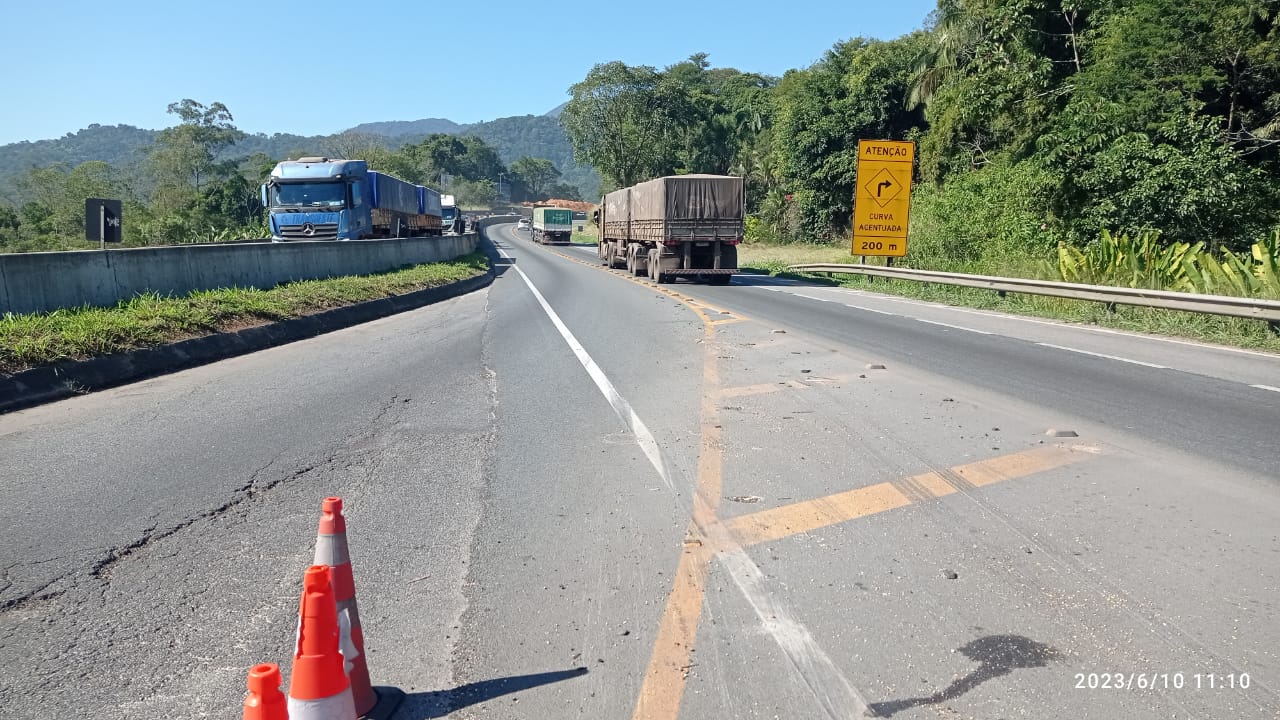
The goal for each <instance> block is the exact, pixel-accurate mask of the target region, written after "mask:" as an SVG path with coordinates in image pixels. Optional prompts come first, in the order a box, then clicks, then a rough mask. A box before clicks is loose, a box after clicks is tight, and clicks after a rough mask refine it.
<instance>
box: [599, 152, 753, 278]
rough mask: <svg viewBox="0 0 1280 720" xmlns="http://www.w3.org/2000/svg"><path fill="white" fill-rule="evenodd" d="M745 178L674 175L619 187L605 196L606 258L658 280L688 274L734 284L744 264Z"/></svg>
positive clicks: (602, 256) (603, 233) (614, 264)
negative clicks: (740, 248)
mask: <svg viewBox="0 0 1280 720" xmlns="http://www.w3.org/2000/svg"><path fill="white" fill-rule="evenodd" d="M744 205H745V203H744V200H743V194H742V178H740V177H731V176H727V175H672V176H668V177H660V178H656V179H654V180H649V181H648V182H642V183H640V184H638V185H633V186H631V187H629V188H623V189H621V190H615V191H614V192H611V193H609V194H608V195H605V196H604V198H602V199H601V201H600V210H599V215H598V219H597V222H598V224H599V227H600V243H599V244H598V245H597V246H596V253H597V254H598V256H599V258H600V262H601V264H604V265H607V266H609V267H612V268H621V267H625V268H626V269H627V270H628V271H629V272H631V273H633V274H635V275H648V276H649V278H650V279H651V280H653V281H654V282H659V283H665V282H670V281H671V280H672V279H673V278H675V277H679V276H684V277H692V278H702V279H705V280H707V281H708V282H710V283H711V284H713V285H727V284H728V283H729V281H730V280H731V279H732V277H733V276H734V275H735V274H737V272H738V247H737V246H738V244H739V243H741V242H742V236H743V208H744Z"/></svg>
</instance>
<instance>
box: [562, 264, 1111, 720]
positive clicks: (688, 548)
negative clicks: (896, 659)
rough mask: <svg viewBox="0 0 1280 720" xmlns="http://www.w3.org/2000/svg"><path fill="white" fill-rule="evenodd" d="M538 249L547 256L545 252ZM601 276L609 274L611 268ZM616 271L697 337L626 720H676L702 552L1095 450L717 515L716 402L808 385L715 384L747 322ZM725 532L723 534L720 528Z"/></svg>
mask: <svg viewBox="0 0 1280 720" xmlns="http://www.w3.org/2000/svg"><path fill="white" fill-rule="evenodd" d="M544 249H546V248H544ZM548 251H549V252H550V250H549V249H548ZM557 254H559V253H557ZM560 256H561V257H563V258H565V259H567V260H569V261H571V262H577V263H579V264H582V265H586V266H588V267H595V268H596V269H597V270H604V269H605V268H603V267H601V266H598V265H595V264H592V263H588V262H584V261H581V260H577V259H575V258H573V257H569V256H566V255H560ZM610 274H614V275H617V273H610ZM622 277H624V278H625V279H628V280H631V281H632V282H635V283H636V284H638V285H643V286H646V287H648V288H650V289H652V290H655V291H658V292H661V293H664V294H666V295H669V296H671V297H673V298H675V299H676V300H677V301H679V302H681V303H682V304H684V305H685V306H686V307H688V308H689V309H690V310H692V311H693V312H694V313H696V314H697V315H698V317H699V318H700V319H701V320H702V322H703V337H704V340H703V344H704V350H703V394H702V408H701V418H700V423H701V450H700V452H699V456H698V479H697V485H696V491H695V493H694V499H693V512H692V518H691V521H690V524H689V529H688V534H687V537H686V541H685V548H684V550H683V552H682V553H681V556H680V562H679V564H678V566H677V568H676V576H675V580H674V582H673V586H672V588H671V594H670V595H669V596H668V598H667V605H666V608H665V610H664V612H663V616H662V620H661V622H660V623H659V626H658V634H657V638H656V639H655V641H654V647H653V653H652V655H651V656H650V659H649V666H648V668H647V669H646V671H645V677H644V681H643V683H642V685H641V689H640V695H639V697H638V698H637V700H636V707H635V711H634V713H633V715H632V719H633V720H676V718H678V717H679V714H680V705H681V702H682V700H683V697H684V691H685V686H686V683H687V679H688V675H689V670H690V668H691V667H692V653H693V645H694V642H695V640H696V638H697V631H698V622H699V620H700V619H701V616H702V605H703V601H704V597H705V594H706V579H707V573H708V569H709V566H710V561H711V558H712V557H713V556H714V555H715V554H716V553H717V552H721V551H723V552H727V553H741V552H742V548H743V547H744V546H747V545H751V544H756V543H760V542H765V541H768V540H776V539H781V538H785V537H789V536H791V535H795V534H797V533H801V532H808V531H811V530H816V529H820V528H823V527H829V526H831V525H834V524H838V523H841V522H846V521H848V520H853V519H856V518H859V517H865V516H868V515H873V514H876V513H880V512H885V511H887V510H892V509H894V508H899V507H903V506H906V505H910V504H912V502H913V498H914V501H915V502H921V501H927V500H931V499H934V498H940V497H944V496H947V495H951V494H953V493H956V492H959V491H960V488H957V487H956V485H955V484H953V483H954V482H956V481H953V480H951V479H948V477H947V475H946V473H950V474H952V475H954V476H956V477H957V478H958V482H959V483H960V484H961V485H965V484H966V483H967V484H968V485H969V486H972V487H984V486H987V485H991V484H993V483H997V482H1002V481H1004V480H1011V479H1014V478H1018V477H1024V476H1027V475H1031V474H1034V473H1037V472H1042V471H1044V470H1049V469H1053V468H1056V467H1062V466H1064V465H1068V464H1070V463H1074V462H1079V461H1081V460H1085V459H1087V458H1089V457H1092V456H1093V455H1095V454H1097V450H1096V449H1093V448H1087V447H1080V446H1076V447H1064V446H1047V447H1044V448H1037V449H1035V450H1029V451H1026V452H1022V453H1015V454H1012V455H1005V456H1001V457H997V458H991V459H988V460H982V461H978V462H974V463H968V464H966V465H959V466H956V467H953V468H950V469H949V470H947V471H942V472H929V473H924V474H921V475H917V476H915V477H912V478H908V479H906V480H905V481H900V484H901V485H902V486H903V487H909V488H911V496H912V497H908V496H907V495H906V494H904V493H903V492H902V491H901V490H899V489H898V488H897V487H895V485H894V483H880V484H877V485H873V486H870V487H866V488H859V489H856V490H850V491H847V492H842V493H836V494H834V495H830V496H828V497H825V498H817V499H814V500H809V501H806V502H800V503H793V504H791V505H786V506H783V507H780V508H773V509H770V510H765V511H762V512H758V513H754V514H751V515H745V516H740V517H737V518H734V519H732V520H728V521H724V522H722V521H720V520H719V518H718V517H717V509H718V507H719V502H720V493H721V486H722V473H723V465H724V461H723V452H724V450H723V444H722V443H721V426H720V423H719V420H718V412H719V407H718V405H717V401H718V400H721V399H724V398H727V397H741V396H745V395H754V394H762V393H765V392H773V391H774V390H777V389H780V388H783V387H795V388H799V387H811V386H810V385H809V384H808V383H797V382H796V381H789V382H787V383H785V384H782V385H779V384H774V383H769V384H760V385H748V386H744V387H738V388H726V389H721V388H720V387H719V383H720V378H719V373H718V369H717V365H716V357H717V354H716V353H717V351H716V349H715V343H714V340H715V333H716V326H718V325H723V324H728V323H730V322H741V321H743V320H749V318H747V317H745V316H742V315H738V314H736V313H734V314H732V315H729V316H720V317H715V318H714V319H713V316H711V315H708V313H707V312H706V310H704V309H703V308H707V309H709V310H711V311H713V312H717V313H718V312H722V311H720V310H719V309H718V308H714V307H712V306H709V305H707V304H706V303H700V302H697V301H694V300H693V299H692V298H688V297H685V296H683V295H681V294H680V293H678V292H676V291H674V290H671V289H669V288H665V287H662V286H660V285H656V284H654V283H652V282H650V281H648V280H641V279H639V278H635V277H631V276H622ZM726 530H728V531H729V532H728V533H726V532H725V531H726ZM708 535H713V536H715V537H716V541H715V542H712V540H711V538H709V537H708ZM744 557H745V556H744ZM833 667H834V666H833ZM850 692H854V694H855V696H856V692H855V691H852V689H850Z"/></svg>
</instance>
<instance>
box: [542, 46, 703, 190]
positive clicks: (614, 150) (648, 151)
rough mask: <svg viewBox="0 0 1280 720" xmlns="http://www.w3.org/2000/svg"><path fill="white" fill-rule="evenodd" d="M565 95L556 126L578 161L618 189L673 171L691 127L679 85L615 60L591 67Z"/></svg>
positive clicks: (655, 73) (645, 67) (645, 68)
mask: <svg viewBox="0 0 1280 720" xmlns="http://www.w3.org/2000/svg"><path fill="white" fill-rule="evenodd" d="M570 93H571V94H572V96H573V99H572V100H570V101H569V103H568V104H567V105H566V106H565V108H564V111H563V112H562V113H561V114H560V124H561V125H562V126H563V127H564V129H565V131H566V132H567V133H568V135H569V141H570V142H571V143H572V144H573V149H574V155H575V157H576V158H577V159H578V161H579V162H586V163H590V164H591V165H594V166H595V167H596V169H597V170H599V171H600V172H601V174H603V175H604V176H605V177H606V178H607V179H608V180H610V181H611V182H613V183H614V184H616V185H618V186H619V187H626V186H629V185H633V184H635V183H636V182H639V181H641V180H645V179H648V178H651V177H655V176H658V175H664V174H668V173H670V172H673V171H674V169H675V165H676V155H677V152H678V150H679V147H680V143H681V140H682V139H683V138H682V133H683V131H684V129H685V128H686V127H687V125H688V124H689V122H690V118H689V113H688V109H689V107H690V104H689V101H688V98H687V96H685V94H684V93H683V92H682V88H681V86H680V85H679V83H677V82H675V81H668V82H664V81H663V77H662V75H661V74H660V73H659V72H658V71H657V70H655V69H654V68H652V67H649V66H644V65H641V66H636V67H631V66H628V65H626V64H625V63H622V62H617V61H615V62H610V63H605V64H602V65H596V66H595V67H593V68H592V69H591V72H589V73H588V74H587V77H586V79H584V80H583V81H582V82H579V83H577V84H575V85H574V86H573V87H572V88H570Z"/></svg>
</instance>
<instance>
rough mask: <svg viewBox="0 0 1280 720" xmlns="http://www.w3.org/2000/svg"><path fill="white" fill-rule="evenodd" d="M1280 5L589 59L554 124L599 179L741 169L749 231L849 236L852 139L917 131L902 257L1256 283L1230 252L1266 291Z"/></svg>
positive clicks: (1037, 18)
mask: <svg viewBox="0 0 1280 720" xmlns="http://www.w3.org/2000/svg"><path fill="white" fill-rule="evenodd" d="M1278 10H1280V2H1277V1H1276V0H1262V1H1257V0H1227V1H1226V2H1223V1H1222V0H940V1H939V3H938V6H937V8H936V10H935V11H934V12H933V13H931V14H930V16H929V17H928V18H927V19H926V20H925V22H924V27H923V29H922V30H919V31H916V32H913V33H911V34H908V35H905V36H903V37H899V38H897V39H894V40H888V41H882V40H873V39H867V38H854V39H851V40H848V41H845V42H840V43H838V44H836V45H835V46H834V47H832V48H830V49H829V50H828V51H827V52H826V53H825V54H824V55H823V56H822V58H821V59H820V60H819V61H818V62H816V63H814V64H813V65H812V66H810V67H808V68H804V69H798V70H791V71H788V72H787V73H786V74H784V75H783V76H782V77H781V78H777V77H768V76H764V75H759V74H755V73H751V72H747V71H739V70H735V69H727V68H712V67H710V64H709V62H708V58H707V56H706V55H704V54H697V55H693V56H691V57H690V58H688V59H687V60H684V61H681V62H676V63H675V64H672V65H670V66H668V67H666V68H663V69H660V70H659V69H657V68H654V67H646V66H628V65H626V64H623V63H621V62H612V63H606V64H601V65H597V66H596V67H595V68H593V69H592V70H591V71H590V73H589V74H588V75H587V76H586V77H585V78H584V79H583V80H582V81H581V82H579V83H577V84H576V85H574V86H573V88H572V90H571V93H572V100H571V101H570V102H569V104H568V106H567V107H566V108H565V109H564V111H563V114H562V115H561V123H562V124H563V125H564V127H565V129H566V130H567V132H568V133H569V137H570V140H571V142H572V143H573V145H574V148H575V150H576V152H577V153H578V157H579V159H580V160H583V161H586V162H590V163H591V164H592V165H594V166H595V167H596V168H597V169H598V170H599V171H600V173H601V175H602V176H603V177H604V179H605V184H606V186H608V187H623V186H627V185H630V184H632V183H634V182H637V181H640V180H644V179H647V178H650V177H655V176H658V175H665V174H673V173H693V172H709V173H730V174H739V175H742V176H743V177H745V178H746V182H747V188H748V206H749V209H750V212H751V216H750V217H749V218H748V235H749V240H756V241H765V242H804V243H834V244H846V243H847V242H848V236H849V222H850V215H851V212H852V201H853V196H854V189H855V178H854V174H855V165H856V163H855V159H856V151H857V142H858V139H859V138H874V139H895V140H912V141H915V142H916V143H917V167H916V178H915V189H914V192H913V199H912V217H911V236H910V247H911V251H910V255H909V256H908V258H907V261H908V263H909V264H911V265H912V266H915V267H927V268H934V269H963V270H998V271H1000V272H1003V273H1012V272H1015V271H1021V272H1036V271H1037V270H1036V268H1040V267H1043V266H1045V264H1046V263H1050V264H1052V265H1054V266H1055V270H1054V272H1055V273H1056V274H1059V275H1074V277H1073V278H1072V279H1082V280H1092V281H1112V282H1117V281H1118V282H1124V283H1125V284H1136V283H1142V284H1147V285H1158V286H1163V287H1173V288H1179V289H1201V290H1206V289H1207V290H1218V291H1231V290H1232V288H1233V282H1235V284H1236V285H1240V284H1241V283H1243V285H1242V286H1241V287H1235V290H1237V291H1240V292H1245V293H1248V294H1254V293H1256V292H1257V288H1256V287H1251V286H1250V283H1251V282H1252V281H1251V280H1250V279H1248V278H1244V279H1239V278H1236V280H1235V281H1233V280H1232V278H1231V277H1229V276H1230V275H1231V274H1232V272H1234V270H1233V268H1235V267H1236V265H1233V262H1235V263H1236V264H1237V265H1239V269H1242V270H1243V271H1245V272H1247V273H1249V274H1250V275H1251V276H1252V277H1263V281H1262V282H1264V283H1265V282H1268V281H1266V280H1265V277H1264V276H1265V275H1266V273H1268V272H1270V273H1272V274H1271V276H1270V277H1271V279H1270V281H1269V282H1270V288H1271V291H1272V292H1276V291H1277V288H1280V284H1277V282H1276V280H1275V277H1274V272H1275V269H1276V263H1277V259H1278V258H1280V254H1278V248H1277V244H1278V242H1277V238H1278V236H1280V235H1278V234H1280V230H1277V226H1278V225H1280V34H1278V30H1277V28H1278V27H1280V26H1278V24H1277V22H1278V18H1277V11H1278ZM606 189H607V187H606ZM1100 244H1101V245H1104V246H1105V248H1103V249H1101V250H1100V249H1098V247H1097V246H1099V245H1100ZM1237 261H1238V262H1237ZM1224 268H1225V271H1224ZM1224 272H1225V276H1224V274H1223V273H1224ZM1205 273H1208V275H1205ZM1117 276H1119V277H1117Z"/></svg>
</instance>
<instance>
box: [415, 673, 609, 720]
mask: <svg viewBox="0 0 1280 720" xmlns="http://www.w3.org/2000/svg"><path fill="white" fill-rule="evenodd" d="M586 674H587V669H586V668H584V667H577V668H573V669H572V670H556V671H553V672H544V673H533V674H532V675H512V676H510V677H504V678H494V679H493V680H481V681H480V682H473V683H469V684H467V685H462V686H460V687H456V688H454V689H452V690H437V691H434V692H420V693H409V694H408V695H406V696H405V698H404V703H403V704H401V706H400V709H399V710H398V711H397V712H396V714H395V717H396V719H397V720H418V719H419V718H424V719H425V718H441V717H444V716H445V715H448V714H449V713H451V712H454V711H455V710H460V709H462V708H464V707H469V706H471V705H476V704H479V703H482V702H485V701H486V700H492V699H494V698H496V697H501V696H503V695H510V694H511V693H517V692H520V691H521V690H529V689H531V688H536V687H538V686H540V685H550V684H551V683H557V682H560V681H562V680H569V679H571V678H576V677H579V676H581V675H586Z"/></svg>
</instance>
